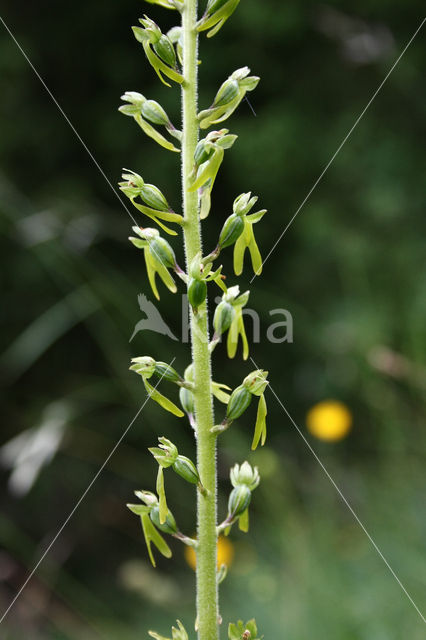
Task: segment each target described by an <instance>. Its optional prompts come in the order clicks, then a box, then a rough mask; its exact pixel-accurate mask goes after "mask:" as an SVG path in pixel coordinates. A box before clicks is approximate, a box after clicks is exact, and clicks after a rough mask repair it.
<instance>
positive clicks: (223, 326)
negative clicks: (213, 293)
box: [213, 300, 235, 335]
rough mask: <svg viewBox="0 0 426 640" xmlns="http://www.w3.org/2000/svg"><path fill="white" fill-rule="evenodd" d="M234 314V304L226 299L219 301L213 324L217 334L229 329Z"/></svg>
mask: <svg viewBox="0 0 426 640" xmlns="http://www.w3.org/2000/svg"><path fill="white" fill-rule="evenodd" d="M234 316H235V309H234V307H233V306H232V304H229V302H226V300H222V302H219V304H218V305H217V307H216V310H215V312H214V316H213V326H214V330H215V332H216V333H217V335H222V333H224V332H225V331H227V330H228V329H229V327H230V326H231V323H232V320H233V319H234Z"/></svg>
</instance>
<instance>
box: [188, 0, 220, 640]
mask: <svg viewBox="0 0 426 640" xmlns="http://www.w3.org/2000/svg"><path fill="white" fill-rule="evenodd" d="M196 20H197V0H185V4H184V9H183V12H182V28H183V75H184V78H185V81H184V83H183V85H182V108H183V129H182V189H183V211H184V225H183V231H184V242H185V252H186V262H187V267H188V266H189V264H190V263H191V261H192V260H193V258H194V257H195V255H196V254H197V253H198V252H199V251H201V228H200V222H199V216H198V208H199V204H198V194H197V193H196V192H195V193H190V192H188V184H189V176H190V173H191V171H192V168H193V162H194V151H195V147H196V144H197V140H198V121H197V66H198V65H197V46H198V34H197V32H196V30H195V24H196ZM190 313H191V345H192V356H193V364H194V383H195V389H194V401H195V416H196V424H197V463H198V472H199V474H200V478H201V482H202V484H203V486H204V488H205V489H206V491H205V492H204V493H201V492H199V491H198V492H197V496H198V503H197V521H198V548H197V620H198V638H199V640H218V638H219V631H218V613H219V612H218V590H217V580H216V563H217V560H216V556H217V533H216V437H215V436H214V435H213V434H212V433H211V432H210V429H211V428H212V426H213V405H212V395H211V362H210V353H209V347H208V343H209V340H208V316H207V303H206V302H205V303H203V304H202V305H201V306H200V307H199V308H198V311H197V313H196V314H194V313H193V312H192V310H190Z"/></svg>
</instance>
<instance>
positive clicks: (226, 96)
mask: <svg viewBox="0 0 426 640" xmlns="http://www.w3.org/2000/svg"><path fill="white" fill-rule="evenodd" d="M238 93H239V87H238V82H237V81H236V80H233V79H232V78H228V79H227V80H225V82H224V83H223V84H222V85H221V87H220V89H219V91H218V92H217V94H216V97H215V99H214V102H213V105H212V106H213V107H222V106H223V105H226V104H229V103H230V102H232V100H234V98H236V97H237V96H238Z"/></svg>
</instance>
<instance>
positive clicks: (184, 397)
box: [179, 387, 194, 414]
mask: <svg viewBox="0 0 426 640" xmlns="http://www.w3.org/2000/svg"><path fill="white" fill-rule="evenodd" d="M179 400H180V403H181V405H182V409H183V410H184V411H186V413H190V414H193V413H194V394H193V393H192V391H190V390H189V389H185V387H181V388H180V389H179Z"/></svg>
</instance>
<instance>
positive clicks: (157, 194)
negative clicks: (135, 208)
mask: <svg viewBox="0 0 426 640" xmlns="http://www.w3.org/2000/svg"><path fill="white" fill-rule="evenodd" d="M140 196H141V198H142V200H143V201H144V202H145V203H146V204H147V205H148V207H152V209H157V211H165V210H166V211H168V210H169V209H170V207H169V205H168V202H167V200H166V198H165V197H164V196H163V194H162V193H161V191H160V189H158V187H156V186H155V185H153V184H147V183H146V182H145V183H144V185H143V186H142V187H141V189H140Z"/></svg>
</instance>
